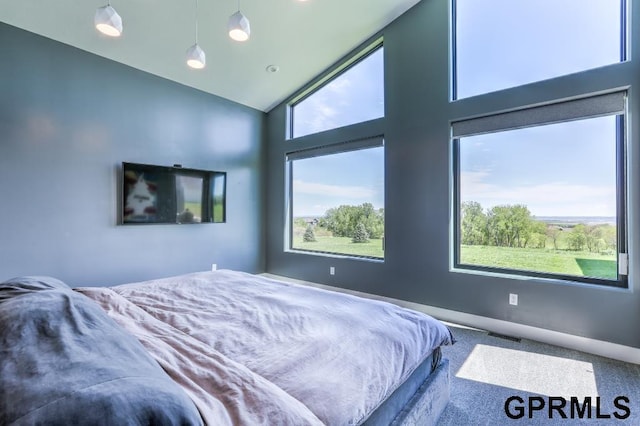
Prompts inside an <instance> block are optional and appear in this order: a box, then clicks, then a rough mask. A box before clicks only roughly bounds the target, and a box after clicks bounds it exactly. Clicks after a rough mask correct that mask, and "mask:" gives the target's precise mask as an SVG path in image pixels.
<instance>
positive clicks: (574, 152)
mask: <svg viewBox="0 0 640 426" xmlns="http://www.w3.org/2000/svg"><path fill="white" fill-rule="evenodd" d="M625 105H626V94H625V92H616V93H608V94H603V95H598V96H591V97H588V98H583V99H576V100H573V101H566V102H560V103H555V104H551V105H545V106H537V107H532V108H526V109H522V110H518V111H512V112H507V113H502V114H494V115H490V116H485V117H480V118H473V119H469V120H462V121H458V122H454V123H453V125H452V133H453V142H454V146H453V151H454V176H455V197H454V199H455V207H454V212H455V213H456V214H455V243H456V245H455V266H456V267H458V268H463V269H475V270H484V271H497V272H508V273H516V274H524V275H534V276H543V277H551V278H554V277H555V278H563V279H571V280H577V281H584V282H591V283H599V284H609V285H624V280H625V277H624V275H626V271H625V269H624V264H625V263H626V262H624V261H623V262H622V264H621V265H619V259H621V256H622V257H624V256H625V255H624V253H625V252H626V246H625V238H624V235H625V229H624V226H625V220H624V217H625V204H624V200H625V178H624V176H625V167H624V164H625V163H624V162H625V143H624V139H625V137H624V135H625V125H624V117H625ZM623 260H624V259H623Z"/></svg>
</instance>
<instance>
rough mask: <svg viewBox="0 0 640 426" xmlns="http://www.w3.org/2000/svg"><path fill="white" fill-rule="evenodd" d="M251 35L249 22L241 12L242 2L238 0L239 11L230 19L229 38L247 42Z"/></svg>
mask: <svg viewBox="0 0 640 426" xmlns="http://www.w3.org/2000/svg"><path fill="white" fill-rule="evenodd" d="M250 34H251V27H250V26H249V20H248V19H247V17H246V16H244V15H243V14H242V12H240V0H238V11H237V12H236V13H234V14H233V15H231V17H230V18H229V37H231V38H232V39H233V40H236V41H247V40H249V35H250Z"/></svg>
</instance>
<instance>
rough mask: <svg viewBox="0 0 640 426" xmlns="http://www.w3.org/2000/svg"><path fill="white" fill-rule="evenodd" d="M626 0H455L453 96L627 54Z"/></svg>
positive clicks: (620, 58) (498, 87) (581, 67)
mask: <svg viewBox="0 0 640 426" xmlns="http://www.w3.org/2000/svg"><path fill="white" fill-rule="evenodd" d="M625 3H626V2H625V1H624V0H588V1H585V0H517V1H514V0H482V1H479V0H453V6H454V7H453V9H454V19H453V22H454V24H455V29H454V32H453V37H454V53H455V55H454V64H455V67H454V71H455V73H454V78H453V85H454V94H453V98H454V99H461V98H466V97H469V96H474V95H479V94H483V93H488V92H493V91H496V90H501V89H506V88H509V87H515V86H519V85H522V84H526V83H531V82H535V81H540V80H545V79H548V78H553V77H558V76H562V75H566V74H571V73H575V72H580V71H584V70H588V69H592V68H596V67H600V66H604V65H609V64H613V63H616V62H620V61H623V60H625V49H626V46H625V31H626V29H625V15H626V13H625V8H626V4H625Z"/></svg>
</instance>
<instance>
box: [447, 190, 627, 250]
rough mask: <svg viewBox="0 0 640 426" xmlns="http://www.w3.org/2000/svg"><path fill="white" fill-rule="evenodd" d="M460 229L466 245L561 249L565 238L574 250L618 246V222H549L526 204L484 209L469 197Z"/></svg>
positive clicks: (604, 248)
mask: <svg viewBox="0 0 640 426" xmlns="http://www.w3.org/2000/svg"><path fill="white" fill-rule="evenodd" d="M460 232H461V243H462V244H466V245H484V246H499V247H518V248H527V247H529V248H545V247H546V246H547V244H548V243H551V244H552V245H553V248H554V249H555V250H558V249H559V248H560V247H559V242H560V240H561V239H562V240H563V242H564V244H565V246H566V248H568V249H569V250H575V251H582V250H585V249H586V250H588V251H590V252H602V251H605V250H613V251H615V250H616V246H617V233H616V227H615V226H612V225H605V224H603V225H588V224H583V223H580V224H577V225H575V226H567V227H566V228H565V227H561V226H558V225H553V224H547V223H545V222H542V221H539V220H536V219H535V218H534V217H533V216H532V215H531V212H530V211H529V209H528V208H527V206H525V205H523V204H515V205H500V206H494V207H492V208H490V209H486V210H485V209H484V208H483V207H482V205H481V204H480V203H478V202H476V201H466V202H464V203H462V205H461V209H460Z"/></svg>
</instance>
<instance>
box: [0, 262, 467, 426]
mask: <svg viewBox="0 0 640 426" xmlns="http://www.w3.org/2000/svg"><path fill="white" fill-rule="evenodd" d="M85 296H86V297H85ZM0 333H1V334H0V336H1V340H0V342H2V347H1V348H0V350H1V351H2V353H1V354H0V355H2V359H0V424H16V425H19V424H38V423H42V424H71V423H73V424H132V425H133V424H202V423H204V424H209V425H227V424H228V425H261V424H262V425H272V424H279V425H296V426H297V425H321V424H326V425H357V424H365V425H379V424H389V423H390V420H391V419H395V420H394V422H393V424H403V425H409V424H420V425H422V424H423V423H424V421H425V419H424V416H429V420H431V421H435V419H436V418H437V415H438V414H439V410H441V409H442V408H443V407H444V405H443V404H445V405H446V402H447V401H448V395H449V394H448V374H449V371H448V364H447V363H446V360H442V361H440V349H439V348H440V347H441V346H442V345H447V344H452V343H453V341H454V339H453V336H452V335H451V333H450V331H449V329H448V328H447V327H446V326H444V325H443V324H442V323H440V322H438V321H436V320H434V319H433V318H431V317H429V316H427V315H424V314H421V313H418V312H414V311H410V310H407V309H403V308H400V307H397V306H395V305H391V304H388V303H385V302H379V301H372V300H367V299H362V298H359V297H355V296H350V295H346V294H340V293H335V292H331V291H327V290H322V289H317V288H311V287H307V286H302V285H297V284H288V283H283V282H280V281H275V280H271V279H268V278H266V277H262V276H257V275H251V274H246V273H242V272H237V271H227V270H218V271H211V272H199V273H193V274H186V275H182V276H178V277H171V278H164V279H157V280H151V281H145V282H140V283H131V284H124V285H119V286H114V287H84V288H76V289H74V290H71V289H70V288H69V287H67V286H66V285H65V284H64V283H62V282H60V281H58V280H55V279H52V278H40V277H35V278H34V277H31V278H21V279H15V280H10V281H8V282H5V283H2V284H0ZM94 406H95V407H96V408H95V409H94ZM436 407H438V408H437V409H436ZM420 416H423V418H422V419H421V418H420ZM43 419H46V420H43ZM412 419H413V420H412ZM12 422H13V423H12Z"/></svg>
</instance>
